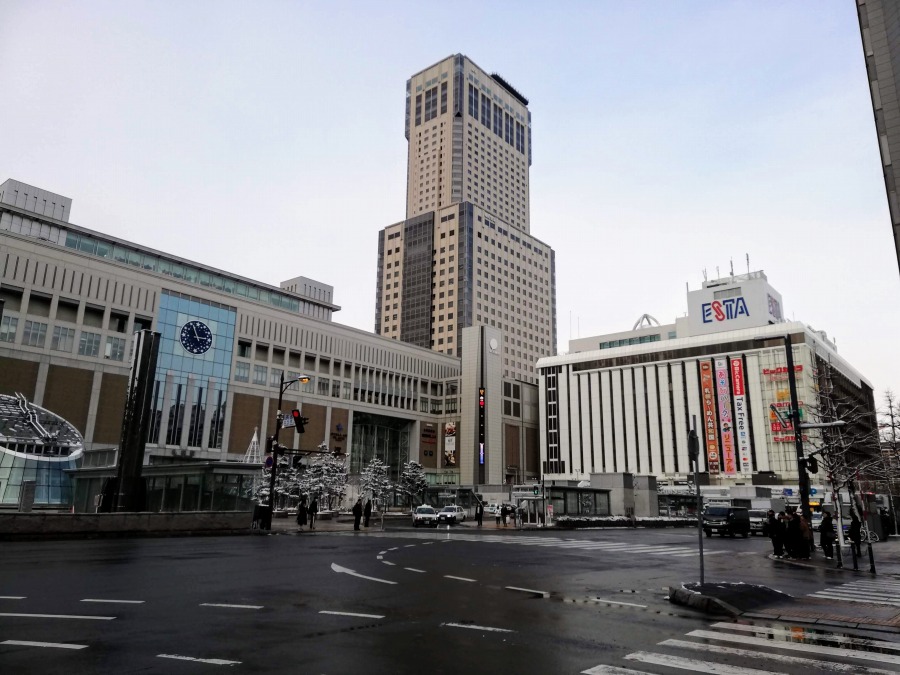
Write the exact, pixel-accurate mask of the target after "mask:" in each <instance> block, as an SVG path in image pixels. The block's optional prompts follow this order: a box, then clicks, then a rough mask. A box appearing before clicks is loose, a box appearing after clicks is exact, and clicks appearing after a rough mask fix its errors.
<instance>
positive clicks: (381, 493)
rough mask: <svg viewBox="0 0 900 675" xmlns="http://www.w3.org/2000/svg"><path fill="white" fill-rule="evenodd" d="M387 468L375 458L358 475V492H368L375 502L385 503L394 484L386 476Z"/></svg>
mask: <svg viewBox="0 0 900 675" xmlns="http://www.w3.org/2000/svg"><path fill="white" fill-rule="evenodd" d="M388 468H389V467H387V466H385V464H384V462H382V461H381V460H380V459H377V458H375V459H373V460H372V461H371V462H369V463H368V464H367V465H366V468H365V469H363V471H362V473H361V474H360V476H359V488H360V492H368V493H369V494H371V495H372V498H373V499H374V500H375V502H376V503H381V504H382V505H386V503H387V497H388V496H389V495H390V494H391V493H392V492H393V491H394V484H393V483H392V482H391V479H390V478H389V477H388ZM382 508H384V506H382Z"/></svg>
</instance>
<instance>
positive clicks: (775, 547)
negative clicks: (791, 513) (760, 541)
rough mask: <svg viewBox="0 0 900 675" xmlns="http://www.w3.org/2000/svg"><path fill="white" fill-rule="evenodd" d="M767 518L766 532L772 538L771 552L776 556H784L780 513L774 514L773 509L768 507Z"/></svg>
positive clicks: (782, 526)
mask: <svg viewBox="0 0 900 675" xmlns="http://www.w3.org/2000/svg"><path fill="white" fill-rule="evenodd" d="M768 515H769V519H768V520H767V521H766V534H767V535H769V539H771V540H772V552H773V553H774V555H775V557H776V558H781V557H783V556H784V523H783V522H782V520H781V515H780V514H779V515H778V517H776V516H775V511H774V510H773V509H769V514H768Z"/></svg>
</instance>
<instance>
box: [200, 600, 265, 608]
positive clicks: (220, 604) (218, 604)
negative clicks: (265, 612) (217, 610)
mask: <svg viewBox="0 0 900 675" xmlns="http://www.w3.org/2000/svg"><path fill="white" fill-rule="evenodd" d="M200 606H201V607H227V608H229V609H262V608H263V605H230V604H228V603H224V602H201V603H200Z"/></svg>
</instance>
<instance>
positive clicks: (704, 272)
mask: <svg viewBox="0 0 900 675" xmlns="http://www.w3.org/2000/svg"><path fill="white" fill-rule="evenodd" d="M706 280H707V279H706V268H705V267H704V268H703V281H706Z"/></svg>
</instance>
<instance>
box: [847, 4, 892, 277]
mask: <svg viewBox="0 0 900 675" xmlns="http://www.w3.org/2000/svg"><path fill="white" fill-rule="evenodd" d="M856 10H857V14H858V15H859V29H860V32H861V33H862V44H863V52H864V54H865V59H866V73H867V75H868V77H869V90H870V92H871V94H872V108H873V109H874V111H875V131H876V133H877V134H878V148H879V150H880V151H881V166H882V169H883V170H884V186H885V189H886V190H887V198H888V209H889V210H890V214H891V225H892V227H893V229H894V246H895V248H896V250H897V263H898V265H900V202H898V199H897V180H898V178H897V177H896V176H895V172H894V164H893V158H895V157H900V99H898V95H900V3H897V1H896V0H856Z"/></svg>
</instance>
